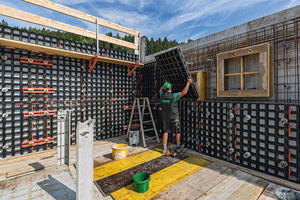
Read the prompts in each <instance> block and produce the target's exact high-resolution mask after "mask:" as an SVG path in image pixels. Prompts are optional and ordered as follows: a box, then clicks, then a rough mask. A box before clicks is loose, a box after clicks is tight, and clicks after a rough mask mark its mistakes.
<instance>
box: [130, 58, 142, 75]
mask: <svg viewBox="0 0 300 200" xmlns="http://www.w3.org/2000/svg"><path fill="white" fill-rule="evenodd" d="M139 65H140V61H139V62H138V63H136V64H133V65H129V66H127V69H128V76H130V75H131V74H132V72H133V71H134V70H135V69H136V68H137V67H138V66H139ZM132 67H133V69H132V70H131V71H130V68H132Z"/></svg>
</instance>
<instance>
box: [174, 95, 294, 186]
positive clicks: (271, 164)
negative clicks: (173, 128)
mask: <svg viewBox="0 0 300 200" xmlns="http://www.w3.org/2000/svg"><path fill="white" fill-rule="evenodd" d="M299 109H300V105H294V104H272V103H243V102H200V101H179V110H180V120H181V130H182V141H181V142H182V143H185V145H186V147H188V148H190V149H193V150H195V151H199V152H201V153H204V154H206V155H209V156H212V157H215V158H218V159H222V160H224V161H227V162H230V163H234V164H237V165H240V166H243V167H247V168H250V169H253V170H256V171H259V172H263V173H266V174H269V175H273V176H276V177H279V178H283V179H286V180H290V181H293V182H297V183H299V182H300V172H299V170H300V168H299V167H300V161H299V159H298V158H299V155H300V154H299V153H300V152H299V151H300V148H299V145H300V143H299V119H300V115H299V111H300V110H299ZM249 116H250V118H249ZM284 119H287V123H283V121H284ZM282 120H283V121H282ZM169 135H170V137H171V139H170V140H171V141H172V140H174V136H175V135H172V134H169ZM172 142H173V141H172Z"/></svg>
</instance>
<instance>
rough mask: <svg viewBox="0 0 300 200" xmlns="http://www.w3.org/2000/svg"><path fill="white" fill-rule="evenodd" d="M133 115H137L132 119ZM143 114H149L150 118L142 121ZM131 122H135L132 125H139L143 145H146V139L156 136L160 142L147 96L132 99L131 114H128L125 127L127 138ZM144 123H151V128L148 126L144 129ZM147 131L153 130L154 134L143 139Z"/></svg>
mask: <svg viewBox="0 0 300 200" xmlns="http://www.w3.org/2000/svg"><path fill="white" fill-rule="evenodd" d="M141 104H142V105H141ZM141 108H142V111H141ZM146 108H148V111H149V112H148V113H145V109H146ZM136 110H137V112H136ZM134 115H138V117H136V118H135V119H134V120H133V116H134ZM145 115H150V118H151V120H148V121H143V120H144V116H145ZM133 122H134V123H133ZM136 122H139V123H140V124H138V125H136ZM132 124H135V125H134V126H133V127H139V128H140V132H141V133H142V139H143V145H144V147H146V140H151V139H153V138H156V139H157V142H158V143H160V141H159V137H158V134H157V130H156V126H155V122H154V119H153V115H152V111H151V108H150V102H149V99H148V98H135V99H134V102H133V106H132V111H131V116H130V121H129V125H128V128H127V138H128V137H129V132H130V129H131V128H132V126H131V125H132ZM144 124H150V125H151V124H152V126H153V128H149V129H146V130H144ZM148 131H154V132H155V136H154V137H149V138H147V139H145V132H148Z"/></svg>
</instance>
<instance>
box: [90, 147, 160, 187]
mask: <svg viewBox="0 0 300 200" xmlns="http://www.w3.org/2000/svg"><path fill="white" fill-rule="evenodd" d="M161 151H162V150H154V151H148V152H145V153H142V154H139V155H136V156H133V157H130V158H126V159H123V160H119V161H117V162H113V163H110V164H106V165H103V166H99V167H96V168H94V181H97V180H100V179H103V178H105V177H108V176H111V175H113V174H117V173H119V172H121V171H124V170H126V169H129V168H132V167H135V166H137V165H140V164H142V163H145V162H148V161H150V160H153V159H155V158H158V157H160V156H162V155H163V154H162V153H161Z"/></svg>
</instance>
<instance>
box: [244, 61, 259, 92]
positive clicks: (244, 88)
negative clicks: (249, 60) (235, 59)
mask: <svg viewBox="0 0 300 200" xmlns="http://www.w3.org/2000/svg"><path fill="white" fill-rule="evenodd" d="M244 72H245V58H244V57H241V90H245V75H244V74H243V73H244ZM248 73H249V72H248ZM257 73H259V72H257Z"/></svg>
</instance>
